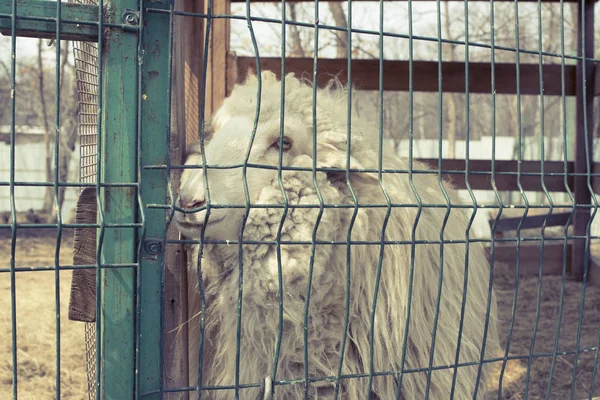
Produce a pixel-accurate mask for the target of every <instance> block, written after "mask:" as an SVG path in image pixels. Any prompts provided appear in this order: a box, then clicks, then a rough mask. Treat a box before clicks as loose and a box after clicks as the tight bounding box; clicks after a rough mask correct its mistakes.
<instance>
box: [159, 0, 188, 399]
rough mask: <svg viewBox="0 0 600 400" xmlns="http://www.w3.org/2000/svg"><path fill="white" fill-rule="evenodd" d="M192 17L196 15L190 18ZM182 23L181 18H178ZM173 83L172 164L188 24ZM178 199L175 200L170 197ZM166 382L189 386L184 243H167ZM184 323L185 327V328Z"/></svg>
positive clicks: (178, 159)
mask: <svg viewBox="0 0 600 400" xmlns="http://www.w3.org/2000/svg"><path fill="white" fill-rule="evenodd" d="M183 4H184V0H175V9H177V10H181V9H183ZM186 19H192V18H186ZM177 22H179V21H177ZM173 30H174V32H173V35H174V38H173V83H172V92H171V98H172V103H171V143H170V149H171V163H173V164H181V163H182V161H183V152H184V150H185V142H186V132H185V127H186V118H185V87H184V84H185V81H184V76H185V73H184V70H185V57H184V46H185V43H184V42H183V37H184V34H185V24H182V23H175V24H174V25H173ZM180 175H181V170H172V171H171V184H172V185H173V190H174V191H175V193H174V196H175V197H176V196H177V189H178V188H179V178H180ZM170 201H174V199H170ZM178 238H179V232H178V231H177V228H176V227H175V225H174V224H173V223H171V225H170V226H169V227H168V231H167V240H172V239H178ZM163 309H164V331H163V335H164V341H163V351H164V370H165V372H164V385H165V387H166V388H178V387H179V388H181V387H187V386H188V335H187V329H186V328H185V323H186V321H187V318H188V304H187V268H186V259H185V250H184V249H183V245H181V244H173V245H167V247H166V249H165V282H164V304H163ZM182 326H183V328H182ZM163 397H164V399H165V400H187V399H188V398H189V396H188V392H185V391H183V392H173V393H165V394H164V395H163Z"/></svg>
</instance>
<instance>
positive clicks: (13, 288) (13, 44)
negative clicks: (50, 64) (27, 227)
mask: <svg viewBox="0 0 600 400" xmlns="http://www.w3.org/2000/svg"><path fill="white" fill-rule="evenodd" d="M10 22H11V26H10V35H11V36H10V55H11V57H10V76H11V80H10V94H11V96H10V97H11V99H10V156H9V157H10V161H9V163H10V172H9V178H8V179H9V188H10V216H11V219H12V223H11V226H10V232H11V238H10V317H11V318H10V321H11V342H12V382H13V384H12V395H13V399H14V400H17V393H18V390H17V385H18V376H17V365H18V364H17V282H16V273H15V251H16V246H17V209H16V207H15V143H16V142H15V116H16V112H15V111H16V99H17V92H16V77H17V76H16V73H17V68H16V61H17V0H12V10H11V16H10Z"/></svg>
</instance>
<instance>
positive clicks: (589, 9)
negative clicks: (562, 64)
mask: <svg viewBox="0 0 600 400" xmlns="http://www.w3.org/2000/svg"><path fill="white" fill-rule="evenodd" d="M579 7H580V8H581V10H580V11H581V12H580V18H581V19H580V24H579V25H580V26H579V30H580V34H581V61H580V63H581V81H580V82H581V91H582V100H581V103H580V104H581V109H582V114H583V115H582V117H583V133H584V138H585V141H584V146H585V168H586V169H585V173H586V183H587V190H588V192H589V193H588V194H587V195H588V196H590V199H591V202H592V203H593V209H594V210H593V211H592V213H591V215H590V217H589V220H588V221H587V226H586V229H585V235H586V237H585V253H584V256H583V281H582V283H581V285H582V290H581V300H580V307H579V321H578V324H577V340H576V342H575V360H574V361H573V375H572V377H571V398H573V396H574V395H575V384H576V382H577V363H578V362H579V350H580V346H581V328H582V324H583V314H584V310H585V294H586V289H587V279H588V273H589V261H590V236H591V232H590V230H591V226H592V222H593V221H594V218H595V216H596V213H597V211H598V200H597V198H596V194H595V193H594V190H593V188H592V177H591V171H592V166H591V157H592V156H591V154H590V148H591V146H592V143H590V137H589V134H588V132H589V129H592V127H589V126H588V111H589V112H593V109H592V107H590V110H588V104H590V105H593V99H592V100H588V85H590V88H592V87H591V82H593V79H590V78H592V77H591V76H590V77H588V73H587V68H588V67H590V70H591V71H590V72H593V67H592V66H591V65H588V63H589V62H588V56H589V57H591V58H593V57H594V54H593V53H594V50H593V49H594V47H593V44H594V34H593V32H594V31H593V27H594V26H593V23H594V22H593V21H594V19H593V18H594V2H593V1H589V0H581V3H579ZM586 13H589V14H588V16H589V17H590V18H591V21H587V20H586ZM588 23H590V24H591V25H592V26H591V27H590V28H591V30H590V31H591V32H592V34H591V35H589V37H588V35H587V33H588V32H587V30H586V28H587V25H588ZM588 45H589V48H588ZM590 53H591V54H590ZM592 90H593V88H592ZM590 95H591V93H590ZM592 140H593V138H592ZM576 233H577V232H575V234H576Z"/></svg>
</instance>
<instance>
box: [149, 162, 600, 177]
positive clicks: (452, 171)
mask: <svg viewBox="0 0 600 400" xmlns="http://www.w3.org/2000/svg"><path fill="white" fill-rule="evenodd" d="M470 161H473V160H470ZM485 161H487V160H485ZM247 166H248V168H256V169H266V170H275V171H276V170H278V167H277V166H273V165H264V164H251V163H248V165H247ZM515 166H516V164H515ZM243 167H244V165H243V164H235V165H207V166H206V168H207V169H217V170H222V169H240V168H243ZM143 168H144V169H147V170H155V169H166V168H167V167H166V165H165V164H158V165H147V166H144V167H143ZM170 168H171V169H202V168H203V166H202V165H176V164H174V165H171V166H170ZM281 170H282V171H302V172H313V171H317V172H337V173H345V172H347V171H348V172H351V173H364V174H374V173H379V172H382V173H384V174H410V173H413V174H430V175H437V174H438V173H440V172H441V173H442V174H459V175H464V174H465V172H467V171H468V172H469V174H470V175H490V174H492V172H493V171H478V170H471V169H468V170H467V169H464V170H460V169H442V170H439V169H413V170H409V169H389V168H384V169H382V170H381V171H379V170H378V169H375V168H362V169H358V168H350V169H348V170H346V169H344V168H330V167H317V168H316V169H315V170H313V169H312V168H308V167H294V166H286V167H283V166H282V167H281ZM494 174H495V175H513V176H519V175H520V176H538V177H539V176H542V173H541V172H529V171H521V172H518V171H495V172H494ZM543 176H563V177H564V176H592V177H595V176H600V172H544V173H543Z"/></svg>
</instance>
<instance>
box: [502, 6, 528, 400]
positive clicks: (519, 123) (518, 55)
mask: <svg viewBox="0 0 600 400" xmlns="http://www.w3.org/2000/svg"><path fill="white" fill-rule="evenodd" d="M514 4H515V55H516V83H517V110H516V113H517V131H518V132H517V133H518V142H519V144H518V152H517V153H518V155H517V186H518V188H519V193H520V194H521V199H522V200H523V202H524V203H525V212H524V213H523V216H522V217H521V220H520V221H519V224H518V226H517V238H516V245H517V251H516V254H517V259H516V263H515V284H514V293H513V305H512V310H511V319H510V326H509V329H508V336H507V339H506V349H505V352H504V360H503V362H502V369H501V371H500V379H499V384H498V400H501V399H502V383H503V381H504V374H505V372H506V364H507V362H508V354H509V352H510V344H511V340H512V334H513V330H514V327H515V319H516V318H515V315H516V313H517V297H518V294H519V273H520V258H521V227H522V226H523V222H524V221H525V218H527V214H528V212H529V201H528V199H527V196H526V195H525V192H524V191H523V185H522V184H521V176H522V174H521V164H522V161H523V151H522V150H523V131H522V119H521V51H520V32H519V3H518V0H515V2H514Z"/></svg>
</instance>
